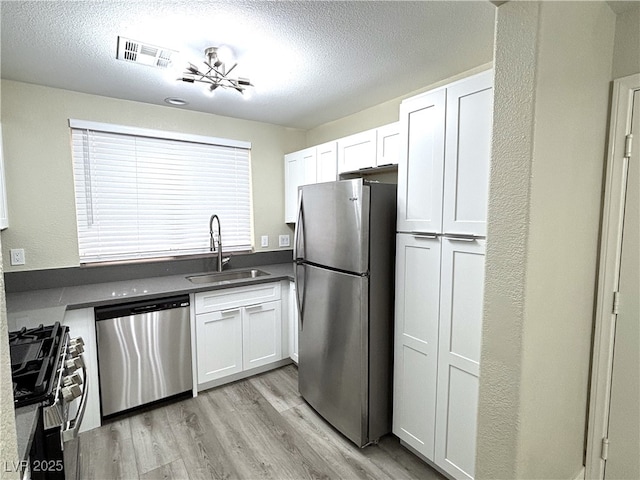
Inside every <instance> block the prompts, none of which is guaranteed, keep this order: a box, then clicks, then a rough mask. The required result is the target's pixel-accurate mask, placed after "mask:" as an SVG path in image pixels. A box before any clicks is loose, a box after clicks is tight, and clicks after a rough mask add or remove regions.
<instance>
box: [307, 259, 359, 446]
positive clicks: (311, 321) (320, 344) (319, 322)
mask: <svg viewBox="0 0 640 480" xmlns="http://www.w3.org/2000/svg"><path fill="white" fill-rule="evenodd" d="M299 268H301V269H304V270H305V272H304V277H305V288H304V290H305V292H304V294H303V295H304V302H305V306H304V321H303V322H302V324H301V330H300V337H299V340H298V341H299V357H298V358H299V364H298V387H299V389H300V393H301V395H302V396H303V397H304V399H305V400H306V401H307V402H308V403H309V404H310V405H311V406H312V407H313V408H314V409H315V410H316V411H317V412H318V413H319V414H320V415H322V416H323V417H324V418H325V419H326V420H327V421H328V422H329V423H331V424H332V425H333V426H334V427H336V428H337V429H338V430H340V431H341V432H342V433H343V434H344V435H345V436H346V437H347V438H349V439H350V440H351V441H353V442H355V443H356V444H357V445H358V446H363V445H365V444H366V443H368V438H367V436H368V426H367V425H368V401H367V400H368V397H367V395H368V377H369V372H368V369H369V367H368V361H367V358H368V321H367V319H368V312H367V309H368V307H367V302H366V295H367V292H368V279H367V278H366V277H359V276H356V275H349V274H344V273H339V272H334V271H331V270H327V269H324V268H318V267H314V266H309V265H301V266H300V267H299Z"/></svg>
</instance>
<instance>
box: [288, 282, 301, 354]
mask: <svg viewBox="0 0 640 480" xmlns="http://www.w3.org/2000/svg"><path fill="white" fill-rule="evenodd" d="M296 302H297V299H296V284H295V283H294V282H289V302H288V305H287V306H288V309H289V311H288V314H289V337H288V338H289V357H290V358H291V360H293V361H294V362H296V364H297V363H298V334H299V332H300V318H299V315H298V306H297V304H296Z"/></svg>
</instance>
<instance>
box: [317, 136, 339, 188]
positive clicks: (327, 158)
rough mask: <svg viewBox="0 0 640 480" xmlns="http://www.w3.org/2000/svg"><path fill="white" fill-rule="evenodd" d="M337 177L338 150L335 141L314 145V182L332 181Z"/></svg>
mask: <svg viewBox="0 0 640 480" xmlns="http://www.w3.org/2000/svg"><path fill="white" fill-rule="evenodd" d="M336 178H338V150H337V144H336V142H327V143H323V144H322V145H318V146H317V147H316V183H322V182H334V181H335V180H336Z"/></svg>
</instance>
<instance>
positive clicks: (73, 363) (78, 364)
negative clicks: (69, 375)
mask: <svg viewBox="0 0 640 480" xmlns="http://www.w3.org/2000/svg"><path fill="white" fill-rule="evenodd" d="M64 366H65V368H66V369H67V371H68V372H74V371H76V370H77V369H79V368H82V367H83V366H84V362H83V361H82V357H75V358H70V359H69V360H67V361H66V362H65V363H64Z"/></svg>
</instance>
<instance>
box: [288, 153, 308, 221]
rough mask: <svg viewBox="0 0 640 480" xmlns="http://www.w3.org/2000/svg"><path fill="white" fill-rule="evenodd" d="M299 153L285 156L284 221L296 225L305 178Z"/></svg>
mask: <svg viewBox="0 0 640 480" xmlns="http://www.w3.org/2000/svg"><path fill="white" fill-rule="evenodd" d="M299 159H300V156H299V154H298V152H294V153H289V154H287V155H285V156H284V221H285V223H295V221H296V214H297V209H298V187H299V186H300V185H302V180H303V178H304V169H303V164H302V162H301V161H299Z"/></svg>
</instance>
